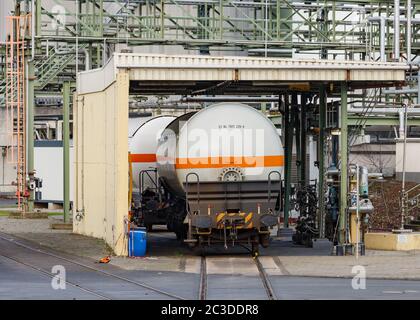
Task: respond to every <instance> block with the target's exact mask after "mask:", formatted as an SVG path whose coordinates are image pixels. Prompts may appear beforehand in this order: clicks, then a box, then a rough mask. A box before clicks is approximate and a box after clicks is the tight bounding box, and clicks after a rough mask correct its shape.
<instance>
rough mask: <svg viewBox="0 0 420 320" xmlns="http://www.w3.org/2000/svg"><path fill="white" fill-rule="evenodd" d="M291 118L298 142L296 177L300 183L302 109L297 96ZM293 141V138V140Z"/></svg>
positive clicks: (293, 98)
mask: <svg viewBox="0 0 420 320" xmlns="http://www.w3.org/2000/svg"><path fill="white" fill-rule="evenodd" d="M291 118H292V122H293V129H294V135H295V142H296V158H295V159H296V175H297V179H298V182H299V181H300V180H301V175H300V168H301V155H302V152H301V150H302V149H301V141H300V138H301V136H300V109H299V105H298V99H297V95H296V97H295V95H293V96H292V106H291ZM292 137H293V130H292ZM292 141H293V138H292ZM291 154H293V142H292V151H291Z"/></svg>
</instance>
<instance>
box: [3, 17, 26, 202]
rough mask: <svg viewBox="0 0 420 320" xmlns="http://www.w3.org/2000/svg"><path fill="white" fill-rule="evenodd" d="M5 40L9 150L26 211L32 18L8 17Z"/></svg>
mask: <svg viewBox="0 0 420 320" xmlns="http://www.w3.org/2000/svg"><path fill="white" fill-rule="evenodd" d="M6 19H7V20H6V21H7V30H8V32H7V39H6V78H5V82H6V83H5V84H6V85H5V95H4V96H5V105H6V130H7V134H8V138H9V145H10V148H7V150H8V152H7V159H8V161H9V163H14V164H15V165H16V173H17V178H16V196H17V199H18V208H19V209H20V210H23V209H24V208H23V205H24V203H25V202H24V198H25V197H27V196H28V190H27V183H26V173H27V172H26V171H27V170H26V91H25V90H26V86H25V80H26V78H25V35H26V34H28V33H29V31H28V28H29V26H30V15H25V16H8V17H7V18H6Z"/></svg>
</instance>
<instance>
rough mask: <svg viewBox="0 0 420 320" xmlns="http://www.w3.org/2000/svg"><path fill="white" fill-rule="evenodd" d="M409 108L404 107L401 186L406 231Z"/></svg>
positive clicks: (402, 210)
mask: <svg viewBox="0 0 420 320" xmlns="http://www.w3.org/2000/svg"><path fill="white" fill-rule="evenodd" d="M407 107H408V104H406V105H405V107H404V144H403V166H402V186H401V196H402V199H401V200H402V201H401V202H402V206H401V230H402V229H404V220H405V215H406V208H407V202H406V200H407V197H406V195H405V170H406V162H407V154H406V151H407Z"/></svg>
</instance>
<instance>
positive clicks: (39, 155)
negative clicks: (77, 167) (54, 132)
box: [34, 145, 74, 202]
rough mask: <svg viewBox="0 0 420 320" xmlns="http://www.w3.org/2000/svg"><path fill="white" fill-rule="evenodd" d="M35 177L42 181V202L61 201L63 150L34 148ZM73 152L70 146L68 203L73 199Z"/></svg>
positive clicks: (58, 148) (57, 148)
mask: <svg viewBox="0 0 420 320" xmlns="http://www.w3.org/2000/svg"><path fill="white" fill-rule="evenodd" d="M34 157H35V170H36V174H35V176H36V177H38V178H41V179H42V189H41V192H42V200H48V201H50V202H61V201H63V148H62V147H44V146H43V147H35V151H34ZM73 177H74V152H73V146H72V145H71V146H70V201H73V199H74V178H73Z"/></svg>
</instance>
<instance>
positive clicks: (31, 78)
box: [27, 60, 35, 212]
mask: <svg viewBox="0 0 420 320" xmlns="http://www.w3.org/2000/svg"><path fill="white" fill-rule="evenodd" d="M27 75H28V97H27V99H28V100H27V101H28V103H27V108H28V111H27V121H28V123H27V126H28V130H27V132H28V133H27V135H28V136H27V139H28V141H27V148H28V175H29V177H30V182H31V180H32V179H31V178H33V176H34V174H35V166H34V104H35V101H34V100H35V93H34V91H35V67H34V62H33V60H31V61H29V62H28V73H27ZM34 195H35V190H34V189H32V188H29V198H28V212H33V211H34V200H35V196H34Z"/></svg>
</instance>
